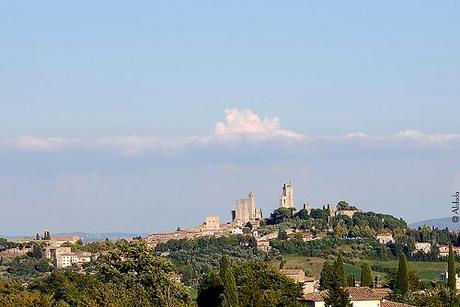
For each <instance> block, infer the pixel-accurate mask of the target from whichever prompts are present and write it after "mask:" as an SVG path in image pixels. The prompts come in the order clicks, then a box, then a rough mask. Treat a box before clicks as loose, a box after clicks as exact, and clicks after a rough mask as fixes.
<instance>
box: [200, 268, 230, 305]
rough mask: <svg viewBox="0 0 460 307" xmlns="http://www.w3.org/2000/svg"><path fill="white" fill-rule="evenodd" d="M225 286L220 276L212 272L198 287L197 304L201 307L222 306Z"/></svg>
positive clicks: (205, 276)
mask: <svg viewBox="0 0 460 307" xmlns="http://www.w3.org/2000/svg"><path fill="white" fill-rule="evenodd" d="M223 292H224V286H223V285H222V280H221V279H220V277H219V275H217V274H215V273H214V272H211V273H209V274H206V275H204V276H203V277H202V278H201V280H200V284H199V286H198V297H197V300H196V301H197V304H198V306H199V307H208V306H221V305H222V299H223Z"/></svg>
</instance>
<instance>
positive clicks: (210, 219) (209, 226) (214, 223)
mask: <svg viewBox="0 0 460 307" xmlns="http://www.w3.org/2000/svg"><path fill="white" fill-rule="evenodd" d="M204 229H205V230H206V231H217V230H219V229H220V218H219V217H218V216H207V217H206V221H205V223H204Z"/></svg>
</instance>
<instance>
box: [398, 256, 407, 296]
mask: <svg viewBox="0 0 460 307" xmlns="http://www.w3.org/2000/svg"><path fill="white" fill-rule="evenodd" d="M396 291H397V292H398V293H400V294H402V295H405V294H407V293H408V292H409V271H408V268H407V260H406V255H404V253H401V254H399V265H398V279H397V281H396Z"/></svg>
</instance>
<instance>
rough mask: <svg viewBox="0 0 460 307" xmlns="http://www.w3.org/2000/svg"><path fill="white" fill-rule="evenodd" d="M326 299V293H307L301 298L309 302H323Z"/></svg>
mask: <svg viewBox="0 0 460 307" xmlns="http://www.w3.org/2000/svg"><path fill="white" fill-rule="evenodd" d="M326 297H327V291H320V292H313V293H307V294H305V295H304V296H303V299H304V300H305V301H310V302H323V301H324V299H325V298H326Z"/></svg>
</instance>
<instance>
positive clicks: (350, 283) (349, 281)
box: [347, 274, 355, 287]
mask: <svg viewBox="0 0 460 307" xmlns="http://www.w3.org/2000/svg"><path fill="white" fill-rule="evenodd" d="M347 286H348V287H354V286H355V276H354V275H353V274H350V275H348V276H347Z"/></svg>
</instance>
